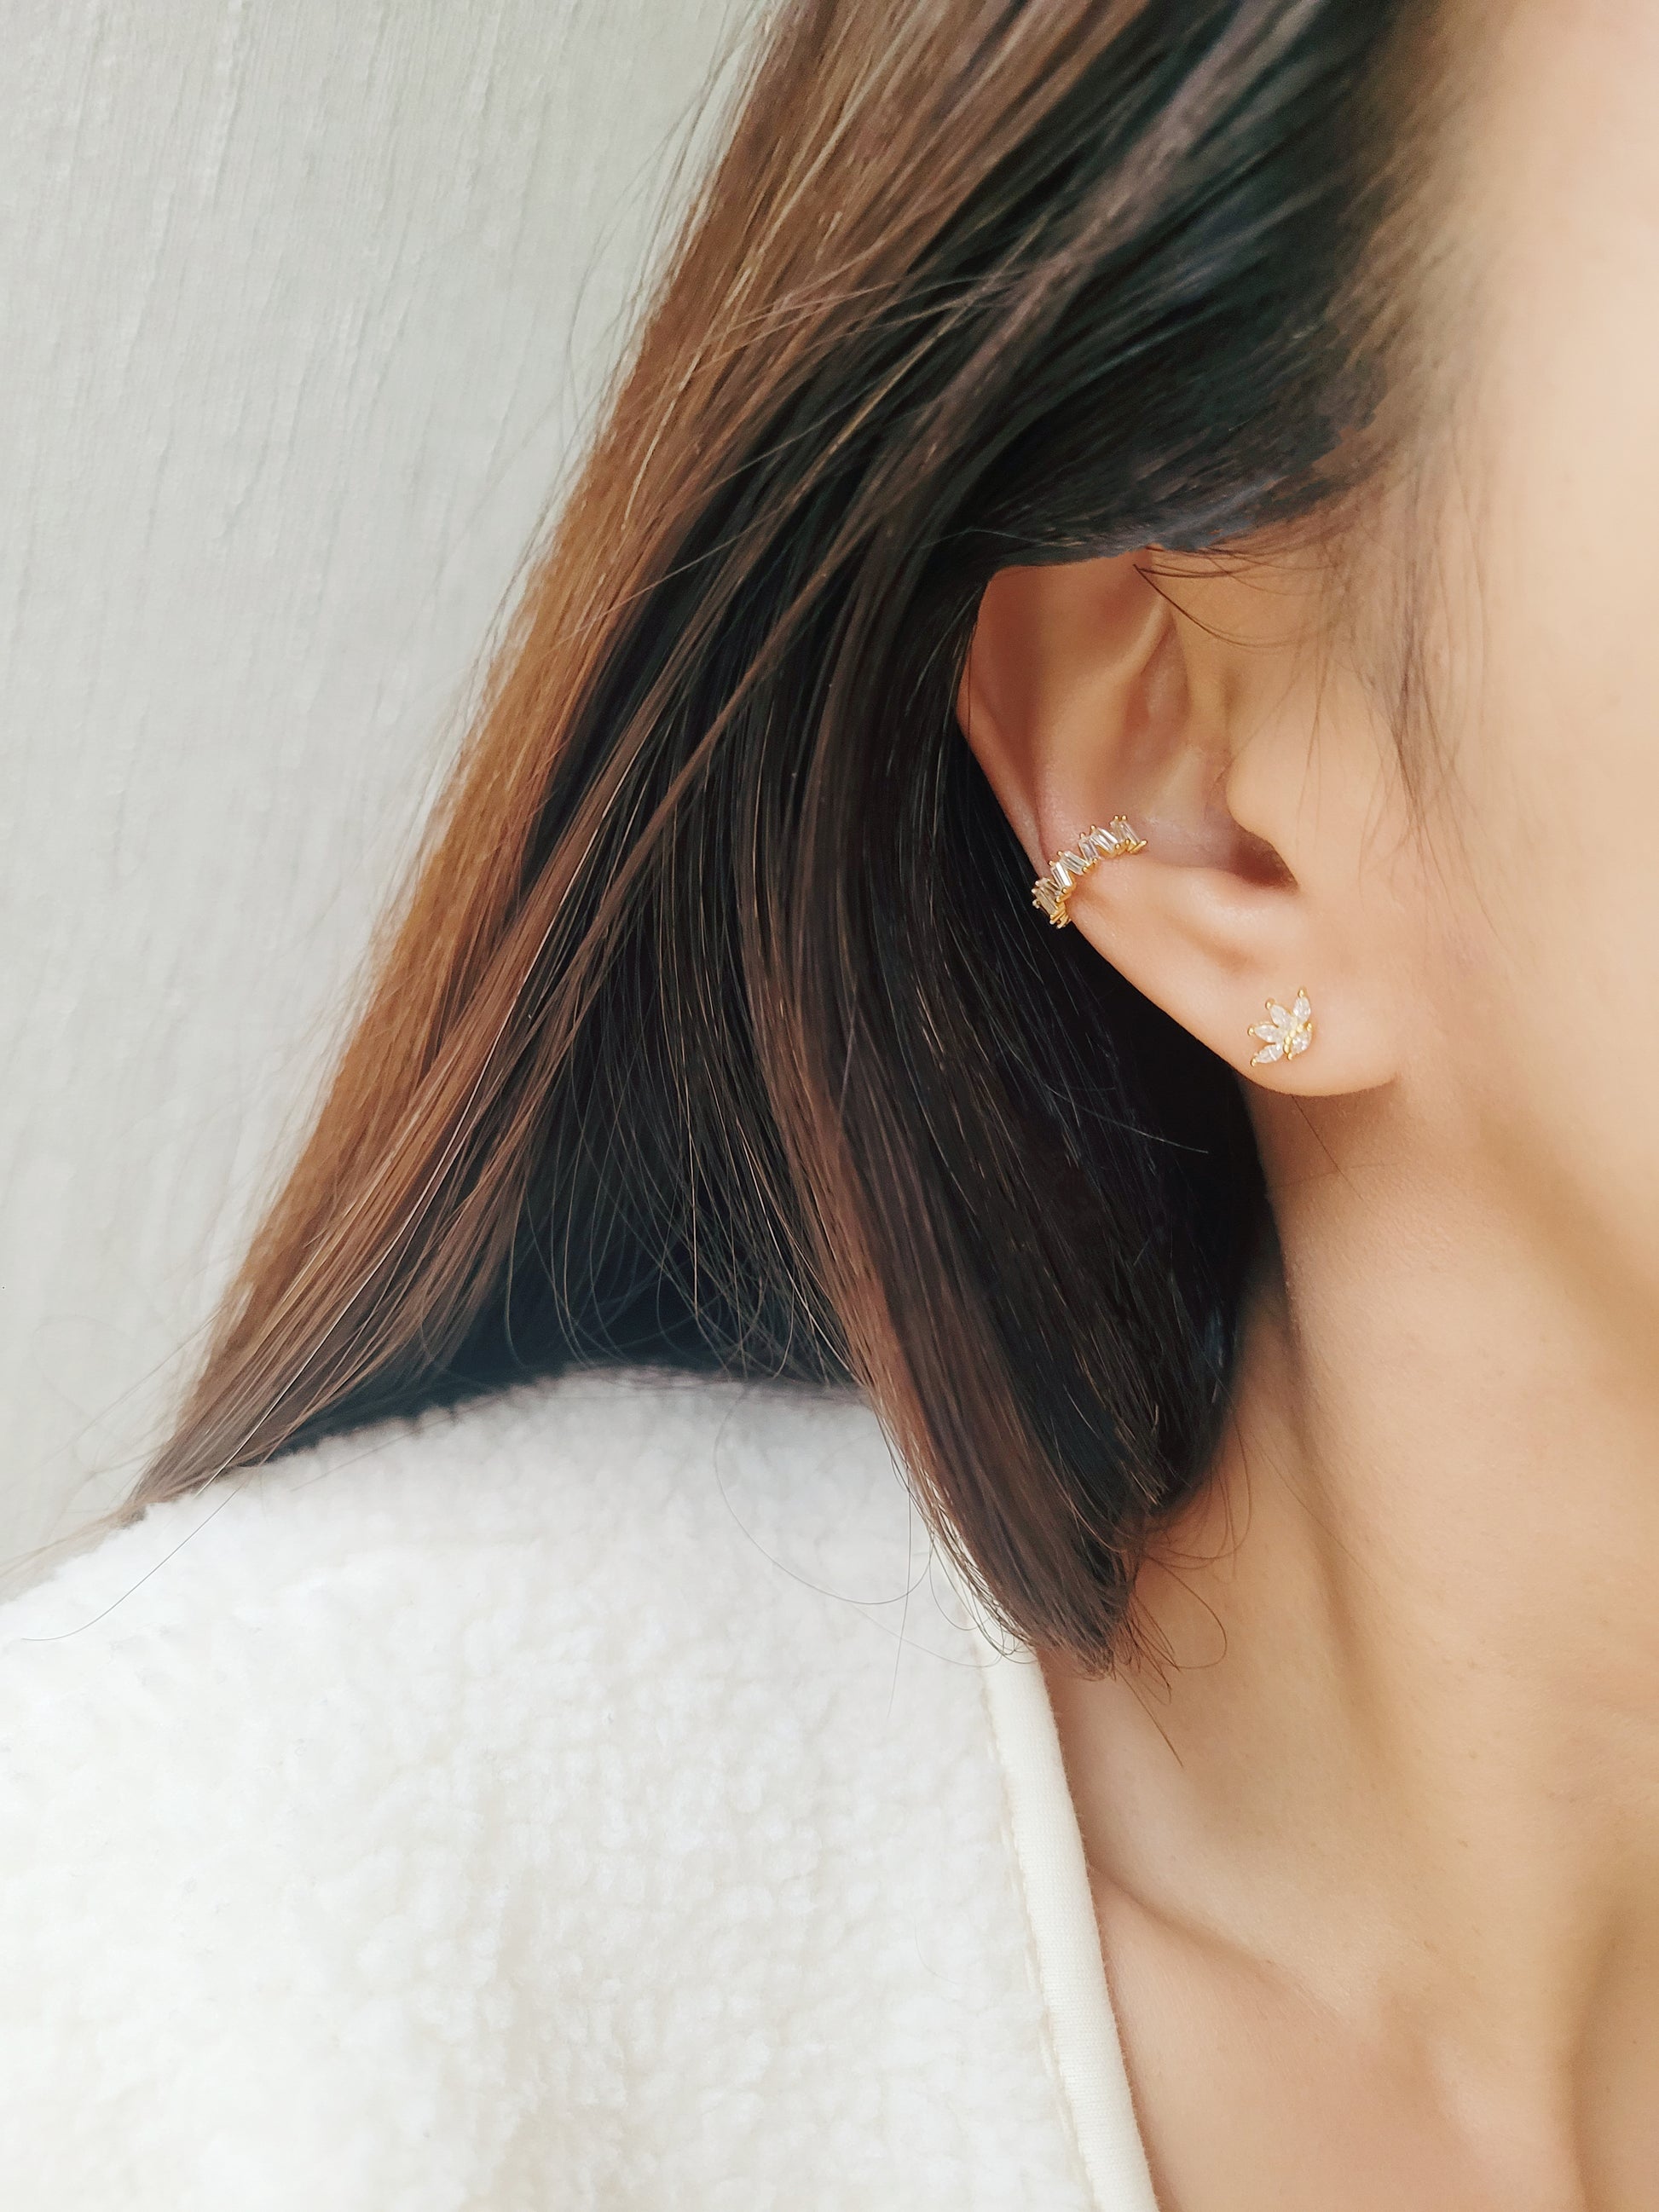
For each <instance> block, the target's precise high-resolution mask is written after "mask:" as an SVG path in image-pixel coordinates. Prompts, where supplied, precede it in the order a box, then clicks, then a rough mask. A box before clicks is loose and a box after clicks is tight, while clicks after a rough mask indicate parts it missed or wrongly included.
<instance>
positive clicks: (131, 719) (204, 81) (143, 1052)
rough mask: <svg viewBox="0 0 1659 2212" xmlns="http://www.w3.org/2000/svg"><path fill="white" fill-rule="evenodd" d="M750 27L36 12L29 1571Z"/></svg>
mask: <svg viewBox="0 0 1659 2212" xmlns="http://www.w3.org/2000/svg"><path fill="white" fill-rule="evenodd" d="M753 12H754V10H753V0H460V4H458V0H277V4H276V5H274V6H252V5H249V4H247V0H149V4H144V0H140V4H138V5H137V6H131V5H126V6H122V5H118V4H116V0H11V4H10V6H9V8H8V9H7V12H6V25H5V46H6V66H5V68H4V70H3V71H0V302H3V310H0V312H3V337H0V396H3V405H0V517H3V526H0V715H3V720H0V744H3V748H4V752H3V763H0V768H3V775H0V1054H3V1057H0V1070H3V1079H0V1414H3V1438H4V1451H3V1459H0V1561H13V1562H15V1560H16V1559H18V1557H19V1556H20V1555H21V1554H22V1553H25V1552H27V1551H28V1550H29V1549H31V1548H32V1547H34V1546H36V1545H39V1544H40V1543H42V1542H44V1541H47V1540H48V1539H51V1538H54V1537H57V1536H59V1535H61V1534H64V1533H65V1532H66V1531H69V1530H71V1529H73V1528H76V1527H78V1526H81V1525H82V1524H83V1523H84V1522H86V1520H87V1519H88V1517H89V1516H90V1515H91V1514H92V1513H94V1511H96V1510H99V1509H100V1508H101V1507H103V1506H104V1505H106V1504H110V1503H112V1502H113V1501H114V1499H115V1498H117V1497H118V1495H119V1494H120V1493H121V1492H124V1491H125V1488H126V1486H127V1485H128V1483H129V1481H130V1480H131V1477H132V1475H133V1474H134V1473H135V1472H136V1470H137V1465H138V1463H139V1461H140V1459H141V1457H142V1455H143V1449H144V1446H145V1444H146V1443H147V1442H148V1441H149V1440H150V1439H151V1438H153V1437H154V1435H155V1431H156V1428H157V1425H158V1423H159V1422H160V1419H161V1415H162V1413H163V1412H164V1410H165V1407H166V1403H167V1392H168V1390H169V1389H170V1388H172V1387H173V1385H174V1384H175V1383H176V1381H177V1379H178V1376H179V1352H180V1347H181V1346H185V1344H186V1342H187V1340H189V1338H190V1336H191V1333H192V1331H194V1330H197V1328H199V1327H200V1325H201V1323H202V1322H203V1320H204V1317H205V1316H206V1314H207V1312H208V1311H209V1310H210V1305H211V1303H212V1300H213V1298H214V1296H215V1294H216V1291H217V1290H218V1289H219V1287H220V1286H221V1285H222V1281H223V1279H224V1277H225V1273H226V1272H227V1269H228V1266H229V1263H230V1261H231V1260H232V1258H233V1256H234V1252H235V1250H236V1248H237V1245H238V1243H239V1241H240V1236H241V1234H242V1232H243V1231H244V1230H245V1228H246V1223H247V1220H248V1218H249V1208H250V1206H251V1204H252V1199H253V1195H254V1194H255V1192H256V1191H257V1190H258V1188H261V1187H262V1185H263V1184H264V1183H265V1182H267V1181H268V1179H269V1175H270V1162H271V1160H272V1158H273V1157H274V1156H276V1153H275V1151H274V1148H278V1147H280V1146H282V1145H284V1144H287V1143H289V1142H291V1141H292V1139H293V1136H294V1135H295V1133H297V1128H298V1126H299V1122H298V1117H299V1115H300V1114H301V1109H302V1107H303V1104H304V1102H305V1101H306V1099H307V1097H309V1096H310V1094H311V1092H312V1090H313V1085H314V1083H315V1079H316V1075H317V1073H318V1070H319V1066H320V1064H321V1056H322V1055H323V1054H324V1053H325V1049H326V1048H327V1047H328V1045H329V1043H330V1042H331V1039H332V1037H333V1035H334V1034H335V1030H336V1027H337V1019H338V1016H337V1008H338V1006H339V1004H340V999H341V994H342V991H343V987H344V986H345V983H346V981H347V980H348V979H349V976H350V975H351V974H352V973H353V971H354V969H355V967H356V963H357V961H358V959H359V958H360V956H361V953H362V947H363V944H364V941H365V939H366V936H367V933H368V927H369V925H370V922H371V921H372V919H373V916H374V912H375V909H376V908H377V906H378V905H379V903H380V900H381V899H382V897H383V896H384V895H385V892H386V889H387V887H388V884H390V882H391V880H392V876H393V874H394V872H395V867H396V863H397V860H398V856H399V855H400V854H402V853H403V852H404V851H405V850H406V849H407V846H408V842H409V839H410V834H411V832H412V830H413V829H414V827H415V825H416V823H417V821H418V819H419V817H420V814H421V811H422V807H423V805H424V803H425V801H426V799H428V797H429V795H430V792H431V790H432V788H433V787H434V781H435V776H436V775H437V773H438V771H439V770H440V769H441V766H442V764H443V763H445V761H446V760H447V757H449V754H450V752H451V750H452V749H453V742H454V739H455V737H456V734H457V717H458V713H459V705H460V702H461V701H462V700H463V698H464V696H465V685H466V682H467V680H468V678H469V677H470V675H471V672H472V671H473V669H474V666H475V665H476V661H477V654H478V651H479V648H480V646H481V642H482V641H483V637H484V636H485V635H486V633H487V631H488V630H489V626H490V623H491V622H492V619H493V617H494V616H495V612H496V611H497V609H498V607H499V605H500V603H501V598H502V595H503V593H504V592H506V591H507V588H508V587H509V586H510V583H511V580H512V577H513V571H514V568H515V564H516V562H517V561H518V559H519V557H520V553H521V551H522V550H523V548H524V546H525V544H526V540H527V539H528V538H529V536H530V535H531V533H532V530H533V528H534V526H535V524H536V522H537V521H538V518H539V517H540V515H541V513H543V512H544V507H545V506H546V503H547V501H548V498H549V495H550V489H551V488H552V486H553V485H554V483H556V479H557V477H558V475H559V473H560V471H561V468H562V465H563V464H564V462H565V461H566V459H568V455H569V453H570V452H571V450H572V448H573V445H574V442H575V441H577V440H578V439H579V438H580V435H581V430H582V426H583V424H584V422H585V421H586V419H587V415H586V410H588V408H589V407H590V406H591V403H592V395H593V392H594V390H595V386H596V382H597V380H598V379H599V376H600V375H601V374H602V373H603V371H604V368H605V367H606V366H607V365H608V363H609V362H610V360H611V357H612V356H613V352H614V349H615V346H616V344H617V341H618V337H619V333H620V331H621V330H622V329H623V319H624V317H625V311H626V307H627V304H628V301H629V297H630V295H631V294H632V293H633V292H634V290H635V287H636V284H637V280H638V277H639V275H640V272H641V268H642V267H643V266H644V265H645V264H646V262H647V258H648V255H649V252H650V251H651V248H652V245H653V240H655V239H656V238H657V237H658V236H659V230H660V224H659V210H660V209H661V207H662V205H663V204H664V195H665V192H667V191H669V189H670V188H669V185H668V176H669V157H670V155H671V154H672V153H674V152H678V151H679V150H681V149H684V146H685V143H686V141H687V136H688V131H691V132H693V134H694V137H695V125H694V120H693V118H695V117H696V115H697V114H698V112H706V111H707V107H708V94H709V93H710V91H711V90H712V91H715V92H718V91H719V90H720V88H722V87H723V86H724V85H725V84H726V82H729V70H730V58H731V55H732V50H733V47H734V45H735V43H736V41H737V40H738V34H739V33H740V30H741V27H742V21H743V18H744V15H746V14H752V13H753ZM722 70H725V71H726V75H722V74H721V71H722Z"/></svg>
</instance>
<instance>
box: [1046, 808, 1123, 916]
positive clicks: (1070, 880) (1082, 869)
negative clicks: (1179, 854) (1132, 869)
mask: <svg viewBox="0 0 1659 2212" xmlns="http://www.w3.org/2000/svg"><path fill="white" fill-rule="evenodd" d="M1145 851H1146V839H1145V838H1144V837H1137V836H1136V835H1135V833H1134V831H1133V829H1131V828H1130V826H1129V824H1128V823H1127V821H1126V820H1125V818H1124V817H1123V816H1122V815H1121V814H1115V815H1113V817H1112V820H1111V826H1110V828H1109V829H1095V828H1093V827H1092V826H1091V827H1090V828H1089V829H1085V831H1084V833H1083V835H1082V836H1080V837H1079V839H1078V841H1077V843H1076V845H1075V846H1074V847H1068V848H1066V851H1065V852H1063V853H1061V854H1059V855H1058V856H1057V857H1056V858H1055V860H1054V862H1053V864H1052V866H1050V867H1049V870H1048V874H1047V875H1046V876H1039V877H1038V878H1037V879H1036V882H1035V883H1034V884H1032V886H1031V904H1032V905H1033V906H1035V907H1040V908H1042V911H1043V913H1044V914H1046V915H1048V919H1049V921H1051V922H1052V923H1053V924H1054V927H1055V928H1056V929H1064V928H1065V927H1066V923H1067V922H1068V921H1070V920H1071V919H1072V917H1071V915H1069V914H1068V913H1067V912H1066V900H1067V899H1068V898H1069V897H1070V896H1071V891H1072V886H1073V884H1075V883H1076V882H1077V881H1078V879H1079V877H1082V876H1086V875H1087V874H1088V872H1089V871H1090V869H1091V868H1093V867H1097V866H1099V864H1100V862H1101V861H1102V860H1127V858H1128V856H1129V854H1131V853H1144V852H1145Z"/></svg>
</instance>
